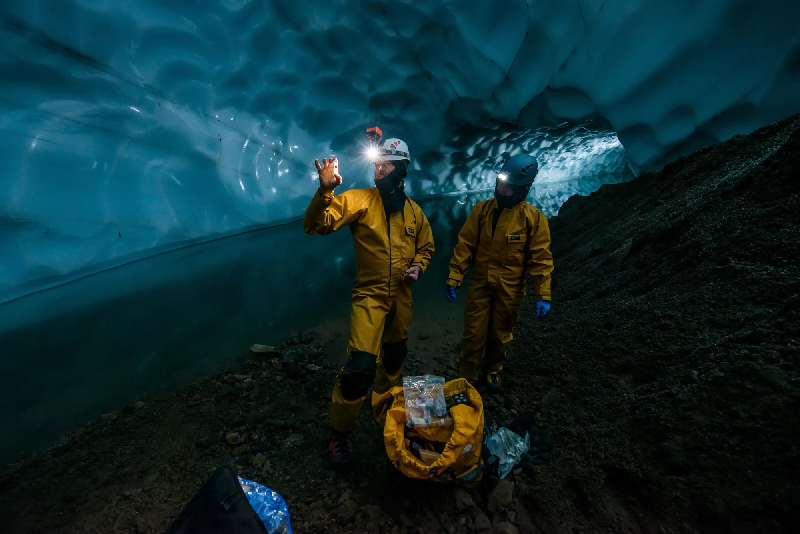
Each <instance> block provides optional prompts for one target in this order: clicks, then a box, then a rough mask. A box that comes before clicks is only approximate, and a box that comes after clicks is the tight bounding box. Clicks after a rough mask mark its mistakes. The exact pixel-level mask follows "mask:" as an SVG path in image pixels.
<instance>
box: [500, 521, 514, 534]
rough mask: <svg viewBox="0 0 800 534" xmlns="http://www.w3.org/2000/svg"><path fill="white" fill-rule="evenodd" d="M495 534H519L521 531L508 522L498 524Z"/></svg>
mask: <svg viewBox="0 0 800 534" xmlns="http://www.w3.org/2000/svg"><path fill="white" fill-rule="evenodd" d="M494 532H495V534H519V529H517V527H515V526H514V525H512V524H511V523H509V522H507V521H503V522H500V523H498V524H497V526H496V527H495V528H494Z"/></svg>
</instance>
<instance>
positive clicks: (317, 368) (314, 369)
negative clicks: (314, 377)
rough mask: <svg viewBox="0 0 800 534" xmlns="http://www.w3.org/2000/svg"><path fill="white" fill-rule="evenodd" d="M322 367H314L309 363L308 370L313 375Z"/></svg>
mask: <svg viewBox="0 0 800 534" xmlns="http://www.w3.org/2000/svg"><path fill="white" fill-rule="evenodd" d="M320 369H322V367H320V366H319V365H314V364H313V363H309V364H307V365H306V370H308V371H311V372H312V373H316V372H318V371H319V370H320Z"/></svg>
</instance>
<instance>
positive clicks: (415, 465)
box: [372, 378, 483, 486]
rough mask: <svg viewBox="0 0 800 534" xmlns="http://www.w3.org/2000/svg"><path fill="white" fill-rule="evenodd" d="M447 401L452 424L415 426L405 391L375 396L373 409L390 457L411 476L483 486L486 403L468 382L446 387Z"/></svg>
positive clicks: (395, 390) (461, 381)
mask: <svg viewBox="0 0 800 534" xmlns="http://www.w3.org/2000/svg"><path fill="white" fill-rule="evenodd" d="M444 397H445V400H446V403H447V409H448V414H449V421H448V422H447V424H444V425H439V426H420V425H416V426H413V427H410V426H408V425H407V424H406V423H407V419H406V402H405V396H404V393H403V388H402V387H395V388H392V389H391V390H389V391H388V392H386V393H384V394H382V395H378V394H376V393H373V394H372V408H373V412H374V415H375V418H376V420H378V422H379V423H382V424H383V441H384V444H385V445H386V454H387V455H388V457H389V460H390V461H391V463H392V465H394V467H395V468H397V470H399V471H400V472H401V473H402V474H404V475H405V476H407V477H409V478H417V479H423V480H435V481H439V482H457V483H462V484H464V485H467V486H474V485H477V484H478V483H479V482H480V480H481V475H482V471H483V460H482V457H481V454H482V447H483V400H482V399H481V396H480V394H479V393H478V390H476V389H475V388H474V387H472V385H470V383H469V382H467V380H466V379H463V378H459V379H457V380H451V381H450V382H447V383H445V384H444Z"/></svg>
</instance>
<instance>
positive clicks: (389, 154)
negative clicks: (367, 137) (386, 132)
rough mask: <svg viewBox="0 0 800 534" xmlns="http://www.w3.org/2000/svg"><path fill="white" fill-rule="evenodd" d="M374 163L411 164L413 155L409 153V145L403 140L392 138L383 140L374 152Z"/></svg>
mask: <svg viewBox="0 0 800 534" xmlns="http://www.w3.org/2000/svg"><path fill="white" fill-rule="evenodd" d="M373 161H405V162H406V163H411V154H410V153H409V152H408V145H407V144H406V142H405V141H403V140H402V139H397V138H396V137H392V138H391V139H386V140H382V141H381V142H380V144H379V145H378V146H377V150H375V151H373Z"/></svg>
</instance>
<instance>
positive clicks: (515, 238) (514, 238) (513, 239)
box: [508, 235, 522, 241]
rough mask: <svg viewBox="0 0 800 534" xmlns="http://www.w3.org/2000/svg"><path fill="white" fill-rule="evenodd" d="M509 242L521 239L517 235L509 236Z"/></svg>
mask: <svg viewBox="0 0 800 534" xmlns="http://www.w3.org/2000/svg"><path fill="white" fill-rule="evenodd" d="M508 239H509V241H520V240H521V239H522V237H521V236H518V235H510V236H508Z"/></svg>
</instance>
